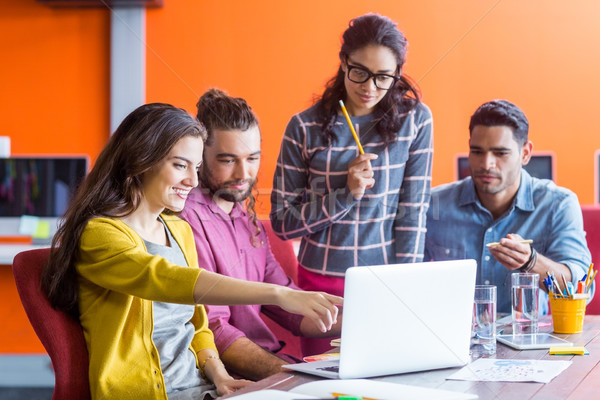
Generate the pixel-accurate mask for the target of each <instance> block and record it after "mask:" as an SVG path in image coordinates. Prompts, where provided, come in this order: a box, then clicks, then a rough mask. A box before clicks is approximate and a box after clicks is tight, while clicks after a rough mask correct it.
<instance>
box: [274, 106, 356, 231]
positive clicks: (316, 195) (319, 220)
mask: <svg viewBox="0 0 600 400" xmlns="http://www.w3.org/2000/svg"><path fill="white" fill-rule="evenodd" d="M317 129H318V130H319V132H320V130H321V125H320V124H319V123H318V122H314V121H309V120H304V119H303V118H302V114H297V115H295V116H294V117H293V118H292V119H291V121H290V122H289V124H288V126H287V128H286V131H285V134H284V137H283V140H282V143H281V148H280V152H279V157H278V158H277V166H276V169H275V176H274V178H273V190H272V192H271V213H270V218H271V224H272V226H273V230H274V231H275V233H277V235H278V236H279V237H281V238H282V239H292V238H298V237H302V236H306V235H309V234H312V233H314V232H318V231H321V230H323V229H325V228H327V227H328V226H330V225H331V224H332V223H334V222H335V221H338V220H340V219H342V218H343V217H344V216H345V215H346V214H347V213H348V211H349V210H350V209H351V208H352V207H353V206H354V205H355V204H356V203H357V200H355V199H354V197H353V196H352V194H351V193H350V190H349V189H348V187H347V186H344V187H341V188H337V189H334V190H326V189H325V188H324V187H323V188H322V189H323V190H320V189H318V186H319V185H318V184H315V182H314V179H313V182H312V185H311V170H310V168H318V167H316V166H314V165H313V166H311V165H310V154H309V152H310V151H314V150H315V149H313V148H311V149H310V150H309V147H310V145H309V143H308V141H309V140H310V136H311V134H310V131H311V130H313V131H314V130H317ZM312 133H313V135H314V134H315V132H312ZM317 136H318V135H317ZM317 150H318V149H317ZM313 172H314V171H313ZM321 186H322V185H321Z"/></svg>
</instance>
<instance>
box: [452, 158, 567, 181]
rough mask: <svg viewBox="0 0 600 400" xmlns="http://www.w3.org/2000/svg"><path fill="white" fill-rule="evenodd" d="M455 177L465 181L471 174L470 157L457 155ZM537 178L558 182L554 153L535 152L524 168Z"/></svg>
mask: <svg viewBox="0 0 600 400" xmlns="http://www.w3.org/2000/svg"><path fill="white" fill-rule="evenodd" d="M455 168H456V169H455V175H454V176H455V177H456V179H457V180H460V179H464V178H466V177H467V176H469V175H470V174H471V172H470V171H469V156H468V155H467V154H464V153H461V154H457V155H456V163H455ZM524 168H525V170H526V171H527V172H529V174H530V175H531V176H533V177H535V178H540V179H550V180H552V181H556V157H555V155H554V153H552V152H533V154H532V156H531V159H530V160H529V163H528V164H527V165H526V166H525V167H524Z"/></svg>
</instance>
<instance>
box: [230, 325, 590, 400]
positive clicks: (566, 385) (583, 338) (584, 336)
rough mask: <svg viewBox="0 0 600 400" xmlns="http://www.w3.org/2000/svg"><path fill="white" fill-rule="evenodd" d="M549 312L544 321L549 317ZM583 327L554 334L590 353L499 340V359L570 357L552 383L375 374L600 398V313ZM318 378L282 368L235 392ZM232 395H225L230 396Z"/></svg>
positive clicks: (437, 384) (475, 389) (499, 393)
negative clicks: (552, 351) (517, 346)
mask: <svg viewBox="0 0 600 400" xmlns="http://www.w3.org/2000/svg"><path fill="white" fill-rule="evenodd" d="M550 320H551V317H550V316H546V317H544V318H542V321H546V322H547V321H550ZM583 327H584V330H583V332H582V333H580V334H573V335H563V334H557V333H555V334H554V335H556V336H559V337H562V338H565V339H567V340H569V341H571V342H573V343H574V345H575V346H585V347H586V348H587V349H588V351H589V352H590V354H589V355H587V356H550V355H548V350H547V349H546V350H524V351H519V350H514V349H512V348H510V347H507V346H505V345H503V344H500V343H498V347H497V350H496V355H495V356H493V357H492V358H499V359H528V360H571V361H573V363H572V364H571V366H569V367H568V368H567V369H566V370H565V371H563V372H562V373H561V374H560V375H558V376H557V377H556V378H554V379H553V380H552V381H551V382H550V383H546V384H544V383H534V382H471V381H453V380H446V377H448V376H450V375H451V374H453V373H454V372H456V371H458V370H459V369H460V368H446V369H441V370H432V371H425V372H414V373H407V374H400V375H393V376H387V377H381V378H373V379H376V380H380V381H386V382H395V383H402V384H406V385H414V386H422V387H429V388H438V389H445V390H452V391H455V392H466V393H473V394H477V395H478V396H479V398H480V399H507V400H509V399H510V400H512V399H585V400H590V399H594V398H598V393H600V315H587V316H586V317H585V322H584V326H583ZM540 331H542V332H551V331H552V327H547V328H541V329H540ZM317 379H319V378H318V377H313V376H309V375H306V374H302V373H297V372H293V373H292V372H280V373H278V374H276V375H273V376H271V377H269V378H266V379H263V380H261V381H259V382H255V383H253V384H252V385H250V386H248V387H246V388H244V389H243V390H240V391H239V392H237V393H236V394H241V393H247V392H252V391H256V390H261V389H267V388H269V389H278V390H290V389H292V388H293V387H295V386H298V385H300V384H303V383H307V382H311V381H314V380H317ZM230 397H233V395H229V396H226V397H224V398H230Z"/></svg>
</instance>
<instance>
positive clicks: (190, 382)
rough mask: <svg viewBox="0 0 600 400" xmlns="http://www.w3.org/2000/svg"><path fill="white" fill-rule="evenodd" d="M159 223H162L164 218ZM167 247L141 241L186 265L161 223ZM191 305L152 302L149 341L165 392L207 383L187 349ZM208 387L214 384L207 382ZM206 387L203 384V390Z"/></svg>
mask: <svg viewBox="0 0 600 400" xmlns="http://www.w3.org/2000/svg"><path fill="white" fill-rule="evenodd" d="M161 222H162V223H163V225H164V221H162V219H161ZM165 231H166V233H167V237H168V239H169V243H170V245H171V246H170V247H169V246H163V245H159V244H156V243H152V242H148V241H146V240H144V244H145V245H146V249H147V250H148V253H150V254H152V255H159V256H162V257H164V258H165V259H167V260H168V261H170V262H172V263H173V264H177V265H182V266H186V267H187V266H188V264H187V262H186V261H185V257H184V256H183V251H182V250H181V248H180V247H179V244H178V243H177V242H176V241H175V239H174V238H173V235H172V234H171V232H170V231H169V229H168V228H167V227H166V225H165ZM194 308H195V307H194V306H192V305H186V304H173V303H161V302H158V301H155V302H153V315H154V330H153V332H152V340H153V341H154V344H155V345H156V348H157V349H158V355H159V357H160V368H161V370H162V373H163V376H164V379H165V389H166V390H167V393H171V392H175V391H179V390H184V389H187V388H190V387H195V386H204V385H210V384H209V383H208V382H207V381H206V380H204V379H203V378H202V376H201V374H200V371H199V370H198V368H196V357H195V355H194V354H193V353H192V350H190V344H191V343H192V339H193V337H194V332H195V327H194V325H193V324H192V323H191V322H190V320H191V319H192V316H193V315H194ZM210 387H214V386H212V385H210ZM208 388H209V387H208V386H207V389H208Z"/></svg>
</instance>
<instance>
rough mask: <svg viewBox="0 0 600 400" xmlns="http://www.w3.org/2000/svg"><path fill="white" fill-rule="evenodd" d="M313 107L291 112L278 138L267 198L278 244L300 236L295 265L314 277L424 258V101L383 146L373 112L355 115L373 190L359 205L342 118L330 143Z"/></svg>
mask: <svg viewBox="0 0 600 400" xmlns="http://www.w3.org/2000/svg"><path fill="white" fill-rule="evenodd" d="M316 120H317V118H316V110H315V107H314V106H313V107H311V108H309V109H308V110H306V111H304V112H302V113H300V114H297V115H295V116H294V117H292V119H291V121H290V122H289V124H288V126H287V128H286V131H285V135H284V137H283V141H282V144H281V149H280V153H279V157H278V159H277V167H276V170H275V177H274V179H273V191H272V193H271V215H270V217H271V223H272V225H273V228H274V230H275V232H277V234H278V235H279V236H280V237H281V238H283V239H291V238H298V237H301V238H302V242H301V244H300V251H299V255H298V261H299V263H300V265H302V266H303V267H305V268H307V269H309V270H311V271H313V272H317V273H322V274H325V275H331V276H344V273H345V271H346V269H347V268H349V267H352V266H357V265H377V264H392V263H401V262H419V261H422V260H423V246H424V243H425V242H424V239H425V232H426V228H425V226H426V224H425V222H426V213H427V208H428V205H429V197H430V188H431V165H432V157H433V125H432V117H431V112H430V110H429V108H427V106H425V105H424V104H422V103H421V104H419V105H417V107H415V108H414V109H413V110H412V111H410V112H409V113H408V114H407V115H406V117H405V119H404V122H403V124H402V127H401V128H400V130H399V132H398V133H397V135H396V140H395V141H394V142H392V143H390V144H388V145H387V146H385V144H384V141H383V139H382V138H381V136H380V135H379V134H378V133H377V130H376V129H375V122H376V120H375V119H374V117H373V115H371V114H369V115H365V116H360V117H353V118H352V123H353V124H354V126H355V127H356V131H357V134H358V135H359V137H360V140H361V143H362V146H363V147H364V150H365V152H366V153H375V154H377V155H379V158H378V159H377V160H373V161H372V162H371V165H372V167H373V172H374V174H375V176H374V178H375V186H373V187H372V188H370V189H367V190H366V192H365V195H364V196H363V198H362V199H361V200H356V199H354V197H353V196H352V194H351V193H350V191H349V189H348V187H347V185H346V180H347V175H348V164H349V163H350V162H351V161H352V160H353V159H354V158H356V157H357V156H358V154H359V152H358V148H357V146H356V143H355V142H354V138H353V136H352V133H351V131H350V128H349V127H348V125H347V122H346V120H345V119H344V117H343V116H342V115H340V116H338V118H337V121H336V123H335V125H334V127H333V132H334V134H335V138H334V140H333V141H332V143H331V145H328V143H327V141H326V139H325V138H324V137H323V135H322V133H321V129H322V127H321V124H320V123H319V122H316Z"/></svg>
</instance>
